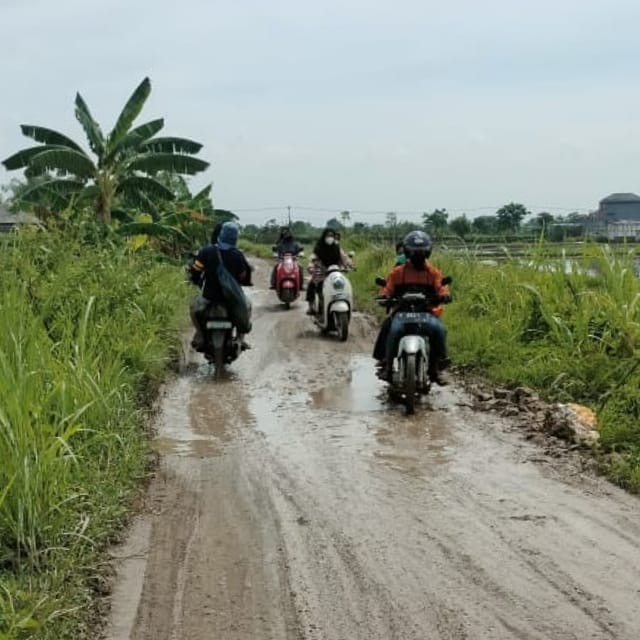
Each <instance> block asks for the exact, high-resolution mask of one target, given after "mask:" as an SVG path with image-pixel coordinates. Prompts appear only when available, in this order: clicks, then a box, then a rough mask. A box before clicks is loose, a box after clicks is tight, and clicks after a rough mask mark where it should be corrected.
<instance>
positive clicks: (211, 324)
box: [207, 320, 232, 329]
mask: <svg viewBox="0 0 640 640" xmlns="http://www.w3.org/2000/svg"><path fill="white" fill-rule="evenodd" d="M231 327H232V324H231V323H230V322H229V321H228V320H208V321H207V329H231Z"/></svg>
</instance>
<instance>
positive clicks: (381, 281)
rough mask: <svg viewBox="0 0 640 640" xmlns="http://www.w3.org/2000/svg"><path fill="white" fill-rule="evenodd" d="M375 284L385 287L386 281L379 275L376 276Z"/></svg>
mask: <svg viewBox="0 0 640 640" xmlns="http://www.w3.org/2000/svg"><path fill="white" fill-rule="evenodd" d="M376 284H377V285H378V286H379V287H386V286H387V281H386V280H385V279H384V278H381V277H380V276H377V277H376Z"/></svg>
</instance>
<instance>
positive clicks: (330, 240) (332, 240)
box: [324, 236, 336, 245]
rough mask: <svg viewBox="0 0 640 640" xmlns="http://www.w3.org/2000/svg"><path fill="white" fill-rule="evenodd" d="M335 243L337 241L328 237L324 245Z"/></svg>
mask: <svg viewBox="0 0 640 640" xmlns="http://www.w3.org/2000/svg"><path fill="white" fill-rule="evenodd" d="M335 241H336V239H335V238H334V237H333V236H327V237H326V238H325V239H324V243H325V244H328V245H332V244H333V243H334V242H335Z"/></svg>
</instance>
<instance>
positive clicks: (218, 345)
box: [185, 253, 243, 375]
mask: <svg viewBox="0 0 640 640" xmlns="http://www.w3.org/2000/svg"><path fill="white" fill-rule="evenodd" d="M196 255H197V254H196V253H191V261H192V262H193V260H194V259H195V258H196ZM185 272H186V273H187V274H189V275H191V270H190V265H187V266H185ZM189 280H190V282H191V284H193V285H195V286H197V287H200V285H201V281H199V282H196V281H194V280H193V279H192V278H191V277H190V278H189ZM198 315H199V316H200V317H199V324H200V325H201V327H202V328H203V335H204V346H203V348H202V350H200V349H199V351H201V352H202V354H203V355H204V357H205V358H206V360H207V362H209V363H210V364H213V366H214V367H215V372H216V374H217V375H219V374H220V373H222V371H223V370H224V367H225V365H227V364H230V363H231V362H233V361H234V360H235V359H236V358H237V357H238V356H239V355H240V353H241V352H242V351H243V348H242V344H241V343H240V341H239V339H238V330H237V328H236V327H235V326H234V325H233V322H232V321H231V318H230V316H229V312H228V310H227V308H226V307H225V306H224V305H222V304H212V305H210V306H209V307H208V308H207V310H206V311H204V312H202V313H201V314H200V313H199V314H198Z"/></svg>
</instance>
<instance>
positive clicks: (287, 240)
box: [269, 227, 304, 289]
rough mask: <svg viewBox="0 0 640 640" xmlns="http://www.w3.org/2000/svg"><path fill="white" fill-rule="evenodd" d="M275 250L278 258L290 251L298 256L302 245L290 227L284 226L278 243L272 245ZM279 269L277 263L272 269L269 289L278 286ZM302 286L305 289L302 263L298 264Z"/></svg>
mask: <svg viewBox="0 0 640 640" xmlns="http://www.w3.org/2000/svg"><path fill="white" fill-rule="evenodd" d="M272 249H273V252H274V253H277V254H278V258H280V259H282V258H283V256H284V254H285V253H290V254H291V255H293V256H297V255H298V254H299V253H300V252H301V251H302V245H301V244H300V243H299V242H298V241H297V240H295V239H294V238H293V233H291V229H290V228H289V227H282V229H281V231H280V237H279V238H278V241H277V242H276V244H274V245H273V247H272ZM277 271H278V265H277V264H276V265H275V266H274V267H273V270H272V271H271V281H270V286H269V289H275V288H276V272H277ZM298 271H299V278H300V288H301V289H304V272H303V270H302V265H300V264H299V265H298Z"/></svg>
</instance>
